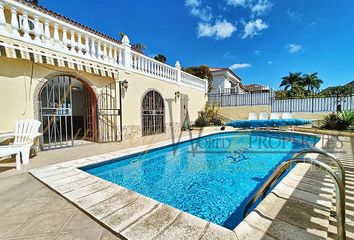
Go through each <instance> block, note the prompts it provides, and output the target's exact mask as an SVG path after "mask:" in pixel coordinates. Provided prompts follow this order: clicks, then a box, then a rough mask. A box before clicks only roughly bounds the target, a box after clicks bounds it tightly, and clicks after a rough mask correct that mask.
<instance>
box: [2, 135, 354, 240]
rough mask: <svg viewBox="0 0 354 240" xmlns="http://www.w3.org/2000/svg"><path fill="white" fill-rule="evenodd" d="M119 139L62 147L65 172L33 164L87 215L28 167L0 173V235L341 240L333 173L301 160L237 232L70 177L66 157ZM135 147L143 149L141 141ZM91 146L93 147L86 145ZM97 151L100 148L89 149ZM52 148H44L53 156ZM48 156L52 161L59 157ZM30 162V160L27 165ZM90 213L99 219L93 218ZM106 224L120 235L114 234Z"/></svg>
mask: <svg viewBox="0 0 354 240" xmlns="http://www.w3.org/2000/svg"><path fill="white" fill-rule="evenodd" d="M337 140H338V139H332V141H337ZM340 140H341V141H342V142H343V144H344V145H343V149H342V150H345V151H343V152H340V153H339V154H337V155H338V156H339V157H340V158H341V160H343V162H344V164H345V167H346V169H347V177H346V179H347V218H348V221H347V236H348V239H354V238H353V232H354V231H353V224H352V223H353V221H352V220H354V217H353V216H354V214H353V212H354V211H353V209H354V204H353V203H352V202H354V201H353V199H354V198H353V196H354V194H353V190H354V188H353V187H352V186H354V184H353V182H354V173H353V162H354V160H353V152H352V149H353V147H354V146H353V141H352V139H350V138H341V139H340ZM118 145H119V144H118ZM118 145H115V146H114V147H111V146H109V145H105V146H104V147H102V145H101V146H100V147H102V149H103V148H106V149H104V150H101V149H99V147H96V149H94V148H93V147H91V146H82V147H80V148H82V149H81V151H77V150H76V149H75V150H74V149H69V150H60V155H61V156H62V158H63V159H62V161H61V160H60V161H57V162H63V163H61V164H60V166H61V167H62V169H60V172H57V174H53V173H54V171H56V168H55V167H48V168H47V169H46V171H43V172H41V171H40V170H39V169H35V170H33V173H34V174H35V173H36V174H37V177H40V178H42V179H46V181H47V184H48V183H49V182H50V184H49V185H51V187H52V188H54V189H56V191H58V192H60V193H61V194H63V195H64V196H65V197H66V198H67V199H69V200H70V201H72V202H74V203H75V205H76V206H79V207H80V209H84V210H85V212H86V214H84V213H83V212H82V211H81V210H79V209H78V208H77V207H75V206H74V205H73V204H71V203H69V202H67V201H66V200H65V199H63V198H62V197H60V196H59V195H58V194H56V193H54V192H53V191H51V190H50V189H48V188H47V187H46V186H44V185H43V184H41V183H40V182H38V181H37V180H35V179H34V178H33V177H31V176H30V175H29V174H28V173H27V172H26V170H23V171H21V172H19V173H17V172H12V174H9V173H8V172H4V173H0V201H1V205H0V229H6V230H5V231H0V239H37V238H38V239H119V237H120V238H123V236H124V237H126V238H128V239H152V238H154V239H172V238H173V239H180V238H181V239H326V238H332V239H335V238H336V222H335V219H333V217H330V213H331V212H333V210H334V208H333V206H332V199H333V184H332V181H331V180H330V178H329V177H328V175H326V174H323V173H321V172H318V171H317V172H316V171H314V170H313V169H312V168H310V167H309V165H307V164H298V165H297V166H296V167H295V169H294V170H293V171H292V172H291V173H290V174H288V175H287V176H286V177H285V178H284V179H283V180H282V182H281V183H280V184H278V185H277V186H276V188H275V189H274V190H273V191H272V193H270V194H269V195H268V196H267V197H266V198H265V199H264V201H262V203H261V204H259V205H258V206H257V208H256V209H255V211H253V212H252V213H251V214H250V215H248V217H247V218H246V219H245V221H243V222H242V223H241V224H240V225H239V226H238V227H236V229H234V231H229V230H225V229H224V228H222V227H220V226H217V225H215V224H211V223H208V222H206V221H204V220H202V219H199V218H196V217H194V216H192V215H189V214H186V213H183V212H181V211H179V210H176V209H174V208H171V207H169V206H166V205H164V204H161V203H158V202H156V201H154V200H151V199H148V200H147V198H146V197H144V196H141V195H139V194H137V193H134V192H132V191H129V190H126V189H124V188H122V187H120V186H118V185H114V184H110V183H103V185H102V182H101V179H95V177H93V178H91V179H89V178H87V176H83V175H82V174H81V175H80V174H79V175H77V174H74V175H72V171H71V170H72V169H74V168H73V167H72V166H71V163H68V162H64V161H65V160H72V159H76V158H84V157H87V156H90V155H96V154H100V151H102V152H105V151H106V152H107V149H111V150H113V149H114V150H116V149H117V146H118ZM131 146H133V144H131ZM135 146H140V148H141V147H142V146H141V143H136V145H135ZM97 148H98V149H97ZM89 149H91V151H87V150H89ZM121 149H124V147H122V148H121ZM137 149H139V148H137ZM85 150H86V151H85ZM66 151H67V154H65V152H66ZM95 151H96V154H92V153H94V152H95ZM123 152H124V151H123ZM49 153H50V152H46V153H43V154H44V155H45V154H48V156H51V155H50V154H49ZM66 155H68V157H67V156H66ZM42 156H43V155H42ZM42 156H41V154H40V155H39V156H38V157H37V158H35V159H32V160H31V162H32V161H33V162H34V161H35V160H36V159H39V160H38V162H37V164H33V165H32V166H34V167H35V168H37V167H39V166H45V165H47V164H45V160H46V159H45V158H43V159H42V158H41V157H42ZM109 157H112V155H110V154H104V155H103V157H101V159H100V158H97V157H91V158H90V159H86V160H85V161H86V163H85V164H87V163H88V162H90V163H92V162H98V161H102V160H104V159H105V158H109ZM47 159H48V158H47ZM49 159H51V158H49ZM48 161H49V162H50V163H55V160H54V158H53V161H52V160H48ZM80 161H81V163H80ZM82 163H84V160H83V159H81V160H79V161H77V162H76V165H75V166H77V164H82ZM30 165H31V164H30ZM31 168H32V167H31V166H27V169H31ZM43 169H44V168H43ZM75 169H76V168H75ZM75 179H76V180H75ZM67 181H69V182H72V183H71V184H68V182H67ZM98 182H100V183H98ZM122 196H123V197H122ZM27 203H30V204H27ZM88 215H93V216H95V217H96V218H97V219H96V220H95V221H93V220H92V219H91V218H90V217H88ZM98 222H101V225H100V224H98ZM103 226H105V227H106V228H105V227H103ZM112 226H114V227H112ZM107 229H110V230H111V232H116V233H115V234H112V233H111V232H110V231H108V230H107Z"/></svg>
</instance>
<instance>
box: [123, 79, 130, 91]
mask: <svg viewBox="0 0 354 240" xmlns="http://www.w3.org/2000/svg"><path fill="white" fill-rule="evenodd" d="M128 86H129V84H128V81H127V80H124V81H123V82H122V87H123V88H124V89H125V91H127V89H128Z"/></svg>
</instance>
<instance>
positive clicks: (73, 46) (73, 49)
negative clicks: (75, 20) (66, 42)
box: [70, 30, 76, 53]
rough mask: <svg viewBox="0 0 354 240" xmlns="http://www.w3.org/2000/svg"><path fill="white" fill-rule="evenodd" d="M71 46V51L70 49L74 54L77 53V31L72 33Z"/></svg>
mask: <svg viewBox="0 0 354 240" xmlns="http://www.w3.org/2000/svg"><path fill="white" fill-rule="evenodd" d="M70 46H71V49H70V52H72V53H76V49H75V47H76V42H75V31H74V30H71V32H70Z"/></svg>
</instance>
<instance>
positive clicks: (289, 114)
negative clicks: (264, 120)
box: [281, 113, 293, 119]
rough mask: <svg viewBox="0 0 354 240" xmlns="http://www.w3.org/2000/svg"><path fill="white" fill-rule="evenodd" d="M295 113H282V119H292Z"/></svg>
mask: <svg viewBox="0 0 354 240" xmlns="http://www.w3.org/2000/svg"><path fill="white" fill-rule="evenodd" d="M292 118H293V115H292V114H291V113H282V115H281V119H292Z"/></svg>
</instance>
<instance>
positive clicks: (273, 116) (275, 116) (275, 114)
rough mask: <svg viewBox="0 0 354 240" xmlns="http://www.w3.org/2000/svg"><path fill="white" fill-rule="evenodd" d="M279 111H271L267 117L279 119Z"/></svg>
mask: <svg viewBox="0 0 354 240" xmlns="http://www.w3.org/2000/svg"><path fill="white" fill-rule="evenodd" d="M280 116H281V114H280V113H271V114H270V118H269V119H280Z"/></svg>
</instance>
